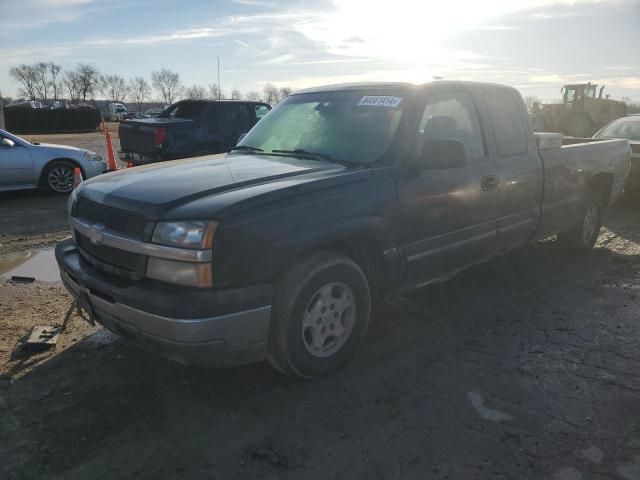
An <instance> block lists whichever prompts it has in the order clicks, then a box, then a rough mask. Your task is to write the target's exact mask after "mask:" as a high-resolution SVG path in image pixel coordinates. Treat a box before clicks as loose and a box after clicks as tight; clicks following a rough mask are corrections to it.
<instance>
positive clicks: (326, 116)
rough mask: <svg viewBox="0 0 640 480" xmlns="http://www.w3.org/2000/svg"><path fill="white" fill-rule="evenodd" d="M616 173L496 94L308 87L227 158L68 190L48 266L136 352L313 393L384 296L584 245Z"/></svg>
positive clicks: (617, 190)
mask: <svg viewBox="0 0 640 480" xmlns="http://www.w3.org/2000/svg"><path fill="white" fill-rule="evenodd" d="M563 142H564V143H569V144H563ZM629 158H630V153H629V144H628V142H627V141H626V140H602V141H593V140H591V141H587V140H584V142H583V140H580V139H563V137H562V136H561V135H555V134H546V135H538V136H534V134H533V132H532V129H531V127H530V125H529V122H528V119H527V111H526V108H525V105H524V103H523V101H522V98H521V97H520V95H519V93H518V92H517V91H516V90H515V89H513V88H509V87H504V86H500V85H492V84H479V83H464V82H435V83H430V84H425V85H409V84H383V83H380V84H362V85H347V86H330V87H321V88H315V89H311V90H306V91H302V92H298V93H296V94H294V95H292V96H290V97H288V98H287V99H285V100H284V101H283V102H281V103H280V104H278V105H277V106H276V107H275V108H274V110H273V111H272V112H271V113H269V115H267V116H266V117H265V118H264V119H263V120H262V121H261V122H260V123H258V124H257V125H256V126H255V127H254V128H253V129H252V130H251V131H250V132H249V134H248V135H247V136H246V137H245V138H244V139H243V140H242V141H241V142H240V144H239V145H237V146H236V148H235V149H234V151H233V152H231V153H229V154H227V155H215V156H209V157H202V158H193V159H189V160H179V161H173V162H167V163H164V164H156V165H148V166H143V167H139V168H135V169H130V170H126V171H119V172H115V173H111V174H107V175H103V176H100V177H98V178H96V179H92V180H89V181H86V182H84V183H82V184H81V185H80V186H79V187H78V188H77V189H76V190H75V191H74V193H73V194H72V197H71V199H70V207H69V213H70V222H71V228H72V232H73V239H69V240H66V241H63V242H61V243H60V244H59V245H58V246H57V249H56V257H57V261H58V263H59V265H60V270H61V275H62V279H63V281H64V284H65V285H66V287H67V289H68V290H69V292H70V293H71V294H72V295H73V296H74V297H75V298H76V299H77V301H78V302H79V304H80V305H81V306H82V307H83V308H84V309H85V310H86V311H87V312H88V314H89V317H90V318H91V319H92V320H96V321H98V322H100V323H101V324H102V325H104V326H105V327H106V328H108V329H109V330H111V331H113V332H115V333H117V334H119V335H121V336H122V337H124V338H126V339H127V340H129V341H130V342H132V343H133V344H136V345H139V346H140V347H142V348H144V349H146V350H149V351H152V352H156V353H159V354H161V355H163V356H166V357H168V358H171V359H174V360H176V361H178V362H182V363H191V364H202V365H211V366H229V365H236V364H241V363H246V362H253V361H259V360H261V359H264V358H267V359H268V360H269V361H270V362H271V363H272V364H273V365H274V366H275V367H276V368H277V369H279V370H280V371H282V372H284V373H286V374H289V375H295V376H300V377H304V378H314V377H319V376H322V375H324V374H327V373H328V372H330V371H332V370H334V369H336V368H338V367H340V366H341V365H343V364H344V363H345V362H346V361H347V360H348V359H349V358H350V357H351V356H352V355H353V354H354V352H355V351H356V349H357V348H358V346H359V345H360V344H361V343H362V341H363V340H364V338H365V333H366V331H367V325H368V323H369V317H370V314H371V309H372V306H373V305H375V303H376V302H378V301H379V300H380V299H383V298H385V297H388V296H390V295H392V294H394V293H398V292H402V291H405V290H408V289H412V288H416V287H420V286H422V285H427V284H429V283H432V282H436V281H441V280H444V279H447V278H449V277H451V276H452V275H454V274H455V273H456V272H458V271H460V270H462V269H464V268H467V267H469V266H470V265H473V264H477V263H479V262H483V261H486V260H488V259H490V258H492V257H493V256H495V255H500V254H504V253H505V252H508V251H509V250H512V249H514V248H518V247H522V246H523V245H526V244H527V243H529V242H532V241H535V240H537V239H542V238H545V237H549V236H551V235H554V234H558V241H559V242H561V243H562V244H563V245H565V246H566V247H567V248H568V249H570V250H574V251H586V250H589V249H590V248H591V247H593V245H594V243H595V241H596V239H597V237H598V233H599V231H600V225H601V220H602V214H603V210H604V209H605V208H606V207H607V206H608V205H611V204H612V203H613V202H615V201H617V200H618V199H619V198H620V196H621V195H622V193H623V186H624V182H625V177H626V175H627V174H628V171H629V163H630V162H629Z"/></svg>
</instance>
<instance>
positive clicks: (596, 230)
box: [558, 189, 604, 252]
mask: <svg viewBox="0 0 640 480" xmlns="http://www.w3.org/2000/svg"><path fill="white" fill-rule="evenodd" d="M603 211H604V203H603V201H602V195H600V193H599V192H597V191H595V190H591V189H590V190H588V191H587V196H586V198H585V201H584V205H583V206H582V208H581V209H580V218H579V220H578V221H577V222H576V225H575V226H574V227H573V228H572V229H571V230H568V231H566V232H563V233H559V234H558V242H559V243H560V244H561V245H562V246H563V247H564V248H566V249H567V250H570V251H574V252H586V251H588V250H591V249H592V248H593V246H594V245H595V243H596V240H598V235H599V234H600V228H601V227H602V214H603ZM594 213H595V217H593V215H594ZM588 217H589V218H591V220H589V219H588Z"/></svg>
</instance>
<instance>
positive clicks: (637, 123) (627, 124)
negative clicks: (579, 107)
mask: <svg viewBox="0 0 640 480" xmlns="http://www.w3.org/2000/svg"><path fill="white" fill-rule="evenodd" d="M596 136H597V137H598V138H626V139H627V140H638V141H640V119H636V120H619V121H617V122H614V123H612V124H611V125H609V126H607V127H605V128H603V129H602V131H601V132H599V133H598V134H597V135H596Z"/></svg>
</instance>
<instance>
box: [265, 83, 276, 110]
mask: <svg viewBox="0 0 640 480" xmlns="http://www.w3.org/2000/svg"><path fill="white" fill-rule="evenodd" d="M262 96H263V98H264V101H265V102H267V103H270V104H271V105H275V104H276V103H278V102H279V101H280V93H279V92H278V87H276V86H275V85H274V84H273V83H270V82H267V83H265V84H264V86H263V87H262Z"/></svg>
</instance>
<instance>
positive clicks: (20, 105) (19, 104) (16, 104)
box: [4, 100, 44, 109]
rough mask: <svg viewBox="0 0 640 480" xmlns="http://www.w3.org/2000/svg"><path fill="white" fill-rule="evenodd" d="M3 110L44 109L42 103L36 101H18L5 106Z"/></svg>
mask: <svg viewBox="0 0 640 480" xmlns="http://www.w3.org/2000/svg"><path fill="white" fill-rule="evenodd" d="M4 108H30V109H34V108H44V105H42V102H38V101H37V100H18V101H15V102H12V103H10V104H8V105H5V106H4Z"/></svg>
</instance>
